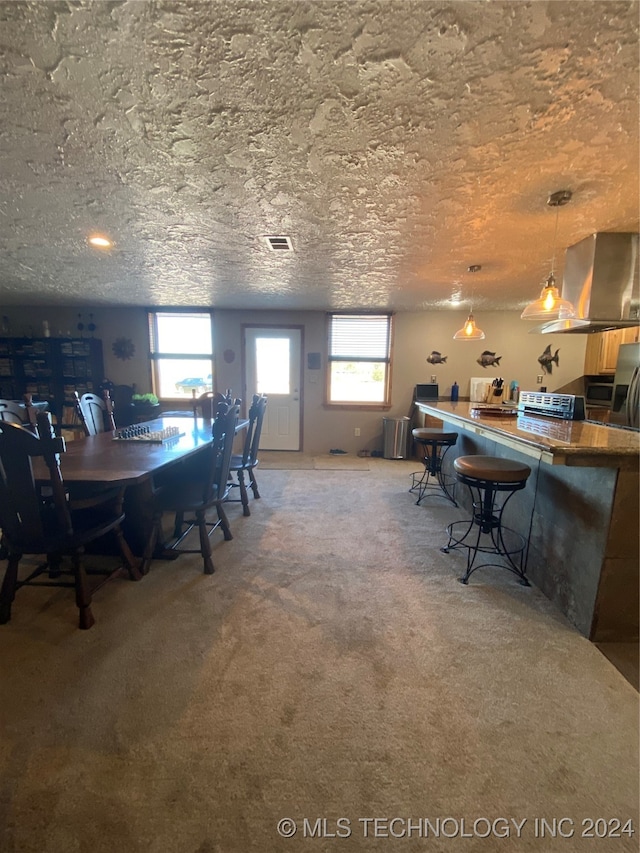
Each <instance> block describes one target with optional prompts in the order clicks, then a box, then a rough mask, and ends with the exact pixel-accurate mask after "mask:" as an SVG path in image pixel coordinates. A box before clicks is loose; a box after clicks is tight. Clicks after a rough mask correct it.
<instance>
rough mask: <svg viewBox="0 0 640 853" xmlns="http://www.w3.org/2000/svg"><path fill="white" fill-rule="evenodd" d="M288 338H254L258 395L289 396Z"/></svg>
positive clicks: (289, 360) (289, 362)
mask: <svg viewBox="0 0 640 853" xmlns="http://www.w3.org/2000/svg"><path fill="white" fill-rule="evenodd" d="M290 365H291V356H290V353H289V338H256V373H257V376H256V381H257V385H258V388H257V393H258V394H290V393H291V376H290Z"/></svg>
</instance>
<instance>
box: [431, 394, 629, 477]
mask: <svg viewBox="0 0 640 853" xmlns="http://www.w3.org/2000/svg"><path fill="white" fill-rule="evenodd" d="M416 405H417V407H418V409H419V410H420V411H422V412H423V413H425V414H427V415H430V416H431V417H436V418H441V419H443V420H446V421H448V422H450V423H459V424H460V425H461V426H464V427H465V428H467V429H470V430H473V431H476V432H481V433H486V434H491V435H492V437H493V438H494V439H495V440H496V441H500V442H501V443H503V444H508V445H510V446H512V447H514V448H517V449H519V450H521V451H522V452H524V453H528V454H529V455H532V456H537V457H539V458H541V459H542V460H543V461H544V462H549V463H551V464H553V465H583V466H589V465H590V466H606V467H624V468H632V467H637V466H638V460H639V455H640V433H638V432H633V431H632V430H624V429H616V428H615V427H610V426H607V425H606V424H593V423H587V422H585V421H565V420H560V419H558V418H551V417H533V416H531V415H530V414H520V413H518V414H517V415H516V414H514V413H513V411H514V410H513V409H512V410H510V411H509V410H507V413H505V414H489V413H487V412H484V413H483V412H482V409H481V408H478V409H476V407H477V406H478V404H477V403H469V402H466V401H461V402H457V403H452V402H450V401H438V402H434V403H417V404H416ZM505 408H506V407H505ZM472 410H475V411H472Z"/></svg>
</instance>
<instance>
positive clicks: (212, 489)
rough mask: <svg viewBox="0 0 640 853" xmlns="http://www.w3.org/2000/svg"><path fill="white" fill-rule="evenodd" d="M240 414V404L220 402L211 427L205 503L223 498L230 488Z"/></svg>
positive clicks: (204, 493) (204, 491)
mask: <svg viewBox="0 0 640 853" xmlns="http://www.w3.org/2000/svg"><path fill="white" fill-rule="evenodd" d="M239 416H240V406H237V405H236V406H228V405H227V404H226V403H218V409H217V413H216V417H215V420H214V421H213V425H212V427H211V435H212V442H211V449H210V454H211V455H210V458H209V470H208V476H207V479H206V482H205V485H204V490H203V495H202V500H203V503H209V502H210V501H211V500H212V498H214V497H215V498H217V499H218V500H222V499H223V498H224V496H225V495H226V494H227V492H228V490H229V485H228V481H229V472H230V468H231V454H232V452H233V440H234V438H235V432H236V423H237V421H238V417H239Z"/></svg>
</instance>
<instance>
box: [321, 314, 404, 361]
mask: <svg viewBox="0 0 640 853" xmlns="http://www.w3.org/2000/svg"><path fill="white" fill-rule="evenodd" d="M390 325H391V324H390V318H389V316H388V315H386V314H379V315H377V314H370V315H369V314H367V315H363V314H334V315H333V316H332V318H331V345H330V351H329V355H330V357H331V358H332V359H352V360H360V359H371V360H374V361H388V359H389V331H390Z"/></svg>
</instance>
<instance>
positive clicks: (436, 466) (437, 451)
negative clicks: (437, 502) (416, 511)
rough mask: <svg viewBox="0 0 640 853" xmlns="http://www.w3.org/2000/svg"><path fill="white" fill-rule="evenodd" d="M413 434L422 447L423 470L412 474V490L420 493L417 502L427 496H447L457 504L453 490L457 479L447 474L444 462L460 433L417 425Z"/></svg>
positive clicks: (412, 431)
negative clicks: (443, 466)
mask: <svg viewBox="0 0 640 853" xmlns="http://www.w3.org/2000/svg"><path fill="white" fill-rule="evenodd" d="M411 435H412V436H413V440H414V441H415V442H416V444H419V445H420V446H421V447H422V457H423V458H422V461H423V463H424V468H423V470H422V471H414V472H413V473H412V474H411V488H410V489H409V491H410V492H417V493H418V500H417V501H416V504H418V505H419V504H420V502H421V501H422V499H423V498H424V497H426V496H429V495H430V496H432V497H436V498H446V499H447V500H448V501H451V503H452V504H453V505H454V506H457V503H456V499H455V496H454V494H453V490H452V488H450V487H453V488H455V483H456V481H455V479H454V478H453V477H451V476H450V475H449V476H445V473H444V472H443V470H442V463H443V462H444V458H445V456H446V455H447V453H448V451H449V450H450V449H451V448H452V447H453V446H454V444H455V443H456V442H457V440H458V433H457V432H451V431H449V430H444V429H436V428H433V427H416V428H415V429H412V430H411Z"/></svg>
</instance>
